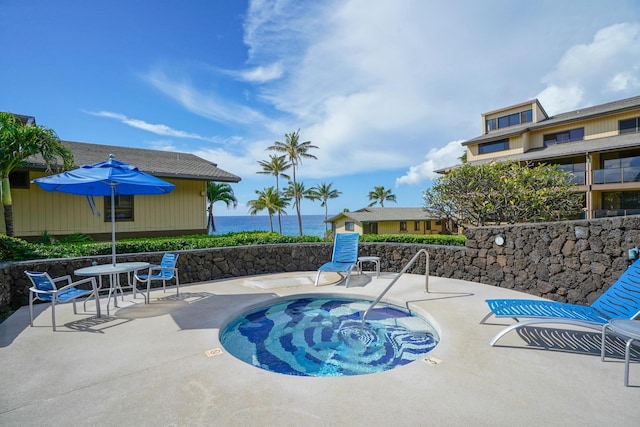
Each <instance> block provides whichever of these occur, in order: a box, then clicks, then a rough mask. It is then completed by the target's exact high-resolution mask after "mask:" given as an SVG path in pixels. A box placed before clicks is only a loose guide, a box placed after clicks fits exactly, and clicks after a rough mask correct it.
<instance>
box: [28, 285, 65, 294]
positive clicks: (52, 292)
mask: <svg viewBox="0 0 640 427" xmlns="http://www.w3.org/2000/svg"><path fill="white" fill-rule="evenodd" d="M60 289H63V288H60ZM60 289H56V290H53V289H51V290H48V291H45V290H42V289H38V288H36V287H35V286H32V287H30V288H29V290H30V291H31V292H33V293H34V294H48V295H53V294H57V293H58V292H59V291H60Z"/></svg>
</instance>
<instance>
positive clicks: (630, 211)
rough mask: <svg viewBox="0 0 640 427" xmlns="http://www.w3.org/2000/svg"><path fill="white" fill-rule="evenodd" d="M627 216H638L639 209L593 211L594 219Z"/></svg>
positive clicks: (639, 213)
mask: <svg viewBox="0 0 640 427" xmlns="http://www.w3.org/2000/svg"><path fill="white" fill-rule="evenodd" d="M627 215H640V209H598V210H594V211H593V217H594V218H605V217H609V216H627Z"/></svg>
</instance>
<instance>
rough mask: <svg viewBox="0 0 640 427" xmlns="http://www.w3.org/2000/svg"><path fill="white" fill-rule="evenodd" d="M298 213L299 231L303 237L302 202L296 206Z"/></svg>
mask: <svg viewBox="0 0 640 427" xmlns="http://www.w3.org/2000/svg"><path fill="white" fill-rule="evenodd" d="M296 211H298V229H299V230H300V235H301V236H302V216H301V215H300V202H298V203H297V204H296Z"/></svg>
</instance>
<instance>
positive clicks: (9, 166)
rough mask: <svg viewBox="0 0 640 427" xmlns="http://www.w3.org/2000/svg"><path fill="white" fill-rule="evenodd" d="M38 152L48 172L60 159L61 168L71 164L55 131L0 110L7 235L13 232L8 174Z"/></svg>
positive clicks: (0, 169) (0, 157)
mask: <svg viewBox="0 0 640 427" xmlns="http://www.w3.org/2000/svg"><path fill="white" fill-rule="evenodd" d="M33 155H40V156H41V157H42V159H43V160H44V163H45V165H46V171H47V172H50V171H51V170H52V169H53V167H54V166H57V164H58V158H60V159H61V160H62V168H63V169H70V168H71V167H73V154H72V153H71V151H70V150H69V149H68V148H66V147H65V146H64V145H62V141H60V138H58V136H57V135H56V133H55V132H54V131H53V130H52V129H49V128H46V127H44V126H37V125H36V124H35V123H33V124H25V123H22V122H21V121H20V120H18V119H17V118H16V117H15V116H14V115H13V114H11V113H0V180H2V205H3V207H4V223H5V227H6V233H7V236H13V201H12V200H11V184H10V183H9V174H11V172H12V171H13V170H14V169H15V168H16V167H17V166H19V165H20V164H21V163H23V162H25V161H26V160H27V159H28V158H29V157H30V156H33Z"/></svg>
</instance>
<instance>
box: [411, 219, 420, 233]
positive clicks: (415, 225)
mask: <svg viewBox="0 0 640 427" xmlns="http://www.w3.org/2000/svg"><path fill="white" fill-rule="evenodd" d="M413 231H420V221H413Z"/></svg>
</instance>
